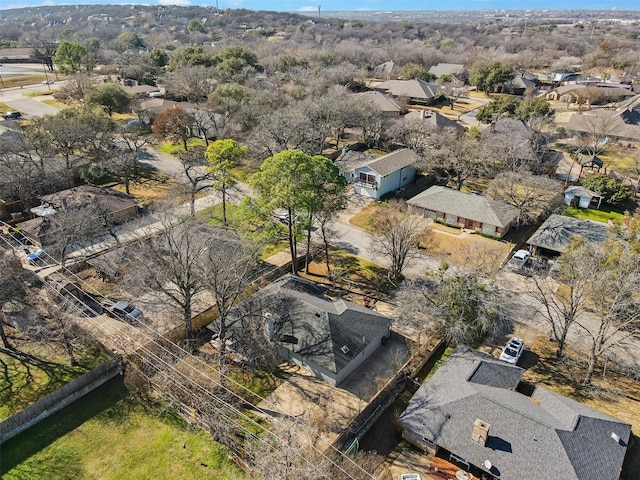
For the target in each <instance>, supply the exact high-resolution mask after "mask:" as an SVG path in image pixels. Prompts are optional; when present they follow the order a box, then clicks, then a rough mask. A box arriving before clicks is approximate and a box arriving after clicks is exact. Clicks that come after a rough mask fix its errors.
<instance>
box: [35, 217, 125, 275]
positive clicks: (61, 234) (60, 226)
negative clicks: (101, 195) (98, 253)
mask: <svg viewBox="0 0 640 480" xmlns="http://www.w3.org/2000/svg"><path fill="white" fill-rule="evenodd" d="M105 215H106V217H105ZM43 222H44V224H45V225H44V226H43V230H44V231H45V232H47V237H46V238H47V241H48V242H51V243H52V246H51V253H54V254H57V255H59V256H60V259H61V262H62V264H63V265H64V264H65V263H66V261H67V257H68V254H69V251H70V249H71V248H72V247H73V246H82V245H84V244H91V243H93V242H94V241H95V240H96V239H97V238H99V237H101V236H102V235H104V234H105V233H109V232H110V231H111V229H112V225H111V222H110V221H109V220H108V214H107V213H106V212H104V210H103V209H101V208H100V207H99V206H97V205H85V206H82V207H74V208H62V209H59V210H56V213H55V215H52V216H50V217H44V218H43ZM113 235H115V234H113Z"/></svg>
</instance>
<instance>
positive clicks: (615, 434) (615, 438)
mask: <svg viewBox="0 0 640 480" xmlns="http://www.w3.org/2000/svg"><path fill="white" fill-rule="evenodd" d="M611 438H613V440H614V441H615V442H616V443H620V435H618V434H617V433H616V432H611Z"/></svg>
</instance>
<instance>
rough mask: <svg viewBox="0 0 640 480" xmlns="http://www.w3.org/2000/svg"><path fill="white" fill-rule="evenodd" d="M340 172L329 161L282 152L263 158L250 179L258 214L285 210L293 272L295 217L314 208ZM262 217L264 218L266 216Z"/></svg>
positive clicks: (337, 182) (295, 238) (295, 257)
mask: <svg viewBox="0 0 640 480" xmlns="http://www.w3.org/2000/svg"><path fill="white" fill-rule="evenodd" d="M339 177H340V172H339V171H338V168H337V167H336V166H335V164H333V162H331V160H329V159H327V158H325V157H322V156H311V155H308V154H306V153H304V152H302V151H300V150H284V151H282V152H279V153H277V154H275V155H273V156H272V157H269V158H267V159H266V160H265V161H264V162H263V163H262V165H261V166H260V170H258V171H257V172H256V173H255V174H254V175H253V176H252V177H251V187H252V188H253V189H254V190H255V191H256V193H257V198H256V202H257V204H258V207H259V208H260V209H261V211H263V212H265V214H266V215H272V213H273V212H274V210H276V209H279V208H282V209H286V210H287V226H288V235H289V250H290V253H291V260H292V271H293V273H297V271H298V269H297V265H296V262H295V261H294V260H295V259H297V258H298V255H297V237H296V235H297V234H298V232H299V230H300V227H301V225H300V220H299V218H298V217H299V215H300V214H302V215H304V214H307V213H308V212H309V210H310V209H314V210H315V209H316V208H317V206H318V197H319V196H322V195H323V194H324V191H325V188H326V189H327V191H331V190H333V188H331V187H330V185H331V184H340V183H341V180H340V178H339ZM266 215H265V216H266Z"/></svg>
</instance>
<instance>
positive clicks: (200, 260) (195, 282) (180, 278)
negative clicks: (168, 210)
mask: <svg viewBox="0 0 640 480" xmlns="http://www.w3.org/2000/svg"><path fill="white" fill-rule="evenodd" d="M161 222H162V226H163V230H162V232H160V234H158V235H157V236H154V237H151V238H149V239H146V240H140V241H139V242H137V243H136V244H134V245H132V246H130V247H128V248H129V252H130V255H131V256H132V257H133V259H134V260H133V262H132V265H131V268H130V270H129V274H128V278H129V281H130V283H132V284H135V283H137V284H139V285H144V286H147V287H149V288H150V289H151V290H153V291H155V292H158V293H160V294H162V295H163V296H164V297H165V298H167V300H169V302H170V303H172V304H173V305H174V306H176V307H178V308H179V309H180V310H181V311H182V316H183V322H184V325H185V338H186V341H187V344H188V346H189V348H193V339H194V337H193V326H192V317H193V307H194V302H195V301H196V299H197V297H198V295H199V294H201V293H202V292H203V291H204V290H205V289H206V287H207V278H206V274H205V272H206V266H205V261H206V258H207V255H208V250H209V248H210V246H211V245H210V242H208V241H207V237H208V234H207V232H206V229H205V228H204V226H203V225H202V224H201V223H199V222H195V221H191V220H188V221H183V220H180V219H178V218H175V217H171V216H169V215H167V214H165V215H162V216H161Z"/></svg>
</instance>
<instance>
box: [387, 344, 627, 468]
mask: <svg viewBox="0 0 640 480" xmlns="http://www.w3.org/2000/svg"><path fill="white" fill-rule="evenodd" d="M523 372H524V370H523V369H522V368H520V367H517V366H515V365H510V364H507V363H505V362H501V361H500V360H498V359H496V358H494V357H492V356H490V355H486V354H484V353H480V352H477V351H475V350H472V349H470V348H469V347H465V346H460V347H458V348H456V350H455V351H454V352H453V354H452V355H451V356H450V357H449V358H448V359H447V360H446V361H445V362H444V363H443V364H442V365H441V366H440V368H439V369H438V370H437V372H436V373H435V374H434V376H433V378H432V379H431V380H429V381H427V382H425V383H424V384H423V385H422V386H421V387H420V388H419V389H418V391H417V392H416V393H415V395H414V396H413V398H412V399H411V401H410V402H409V405H408V406H407V408H406V410H405V411H404V412H403V413H402V415H401V416H400V419H399V423H400V425H401V426H402V428H403V436H404V437H405V438H406V439H407V440H408V441H410V442H411V443H413V444H415V445H416V446H418V447H420V448H421V449H423V450H425V451H428V452H430V453H432V454H435V455H437V456H439V457H443V458H445V459H447V460H450V461H452V462H453V463H455V464H457V465H459V466H461V468H463V469H465V470H467V471H469V472H470V473H472V474H473V475H474V476H475V477H480V476H481V475H482V474H483V473H484V474H487V473H488V474H489V475H491V478H504V479H519V480H539V479H562V480H592V479H596V478H597V479H598V480H618V479H619V478H620V471H621V469H622V464H623V461H624V457H625V454H626V451H627V445H628V443H629V439H630V436H631V425H629V424H626V423H623V422H621V421H620V420H618V419H616V418H614V417H611V416H609V415H606V414H604V413H602V412H600V411H598V410H595V409H592V408H590V407H588V406H586V405H584V404H582V403H579V402H576V401H575V400H571V399H569V398H567V397H564V396H562V395H560V394H558V393H555V392H552V391H550V390H547V389H545V388H543V387H536V388H535V389H534V390H533V393H532V394H531V395H527V394H525V393H521V392H525V390H526V389H524V388H522V389H521V388H520V378H521V376H522V373H523ZM475 477H474V478H475Z"/></svg>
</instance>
